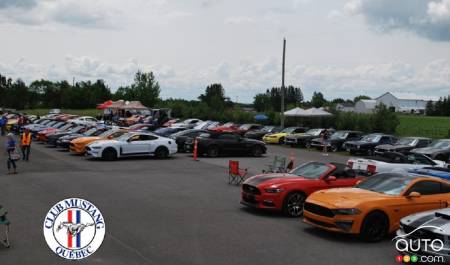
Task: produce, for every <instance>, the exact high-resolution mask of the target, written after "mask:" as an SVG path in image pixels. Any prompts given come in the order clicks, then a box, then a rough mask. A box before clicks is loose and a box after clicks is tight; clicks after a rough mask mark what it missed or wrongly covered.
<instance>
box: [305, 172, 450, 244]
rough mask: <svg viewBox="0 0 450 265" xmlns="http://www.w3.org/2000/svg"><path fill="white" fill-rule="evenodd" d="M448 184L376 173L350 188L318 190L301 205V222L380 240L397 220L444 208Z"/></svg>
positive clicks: (449, 193) (448, 199) (449, 194)
mask: <svg viewBox="0 0 450 265" xmlns="http://www.w3.org/2000/svg"><path fill="white" fill-rule="evenodd" d="M449 202H450V181H447V180H443V179H440V178H433V177H428V176H422V175H415V174H410V173H405V174H400V173H380V174H377V175H374V176H372V177H369V178H367V179H366V180H364V181H362V182H361V183H359V184H357V185H356V186H355V187H354V188H339V189H329V190H322V191H318V192H315V193H313V194H311V195H310V196H309V197H308V198H307V199H306V202H305V204H304V213H303V216H304V219H303V220H304V222H306V223H308V224H310V225H313V226H315V227H318V228H321V229H325V230H329V231H334V232H341V233H349V234H356V235H359V237H360V238H361V239H362V240H364V241H371V242H375V241H380V240H382V239H383V238H384V237H385V236H386V235H387V234H389V233H393V232H395V231H396V230H397V229H398V228H399V222H400V219H401V218H403V217H405V216H407V215H410V214H413V213H417V212H422V211H427V210H432V209H440V208H445V207H448V205H449Z"/></svg>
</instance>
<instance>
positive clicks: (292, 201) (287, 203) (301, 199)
mask: <svg viewBox="0 0 450 265" xmlns="http://www.w3.org/2000/svg"><path fill="white" fill-rule="evenodd" d="M305 199H306V196H305V195H304V194H303V193H301V192H292V193H289V194H288V195H287V196H286V198H285V199H284V202H283V212H284V213H285V214H286V215H288V216H290V217H300V216H302V215H303V204H304V203H305Z"/></svg>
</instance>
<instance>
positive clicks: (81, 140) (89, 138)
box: [72, 137, 102, 144]
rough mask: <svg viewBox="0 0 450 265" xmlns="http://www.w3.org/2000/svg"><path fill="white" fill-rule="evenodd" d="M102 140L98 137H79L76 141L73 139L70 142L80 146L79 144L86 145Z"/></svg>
mask: <svg viewBox="0 0 450 265" xmlns="http://www.w3.org/2000/svg"><path fill="white" fill-rule="evenodd" d="M101 139H102V138H100V137H80V138H77V139H74V140H73V141H72V143H74V144H81V143H88V142H93V141H97V140H101Z"/></svg>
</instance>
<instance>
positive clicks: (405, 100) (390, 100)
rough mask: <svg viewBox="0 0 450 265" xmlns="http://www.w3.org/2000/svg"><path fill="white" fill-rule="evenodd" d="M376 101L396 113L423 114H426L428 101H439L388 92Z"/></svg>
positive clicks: (432, 98) (431, 98)
mask: <svg viewBox="0 0 450 265" xmlns="http://www.w3.org/2000/svg"><path fill="white" fill-rule="evenodd" d="M376 100H377V104H379V103H383V104H384V105H386V106H387V107H388V108H390V109H391V110H393V111H396V112H404V113H420V114H423V113H425V108H426V106H427V101H429V100H432V101H436V100H437V99H436V98H434V97H423V96H421V98H418V97H417V96H414V95H395V94H392V93H390V92H387V93H384V94H383V95H381V96H379V97H378V98H376Z"/></svg>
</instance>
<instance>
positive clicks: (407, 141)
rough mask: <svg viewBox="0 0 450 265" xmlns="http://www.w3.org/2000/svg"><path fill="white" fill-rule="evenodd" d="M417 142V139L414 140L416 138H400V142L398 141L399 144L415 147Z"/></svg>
mask: <svg viewBox="0 0 450 265" xmlns="http://www.w3.org/2000/svg"><path fill="white" fill-rule="evenodd" d="M416 142H417V139H414V138H400V140H398V142H397V144H401V145H410V146H414V145H415V144H416Z"/></svg>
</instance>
